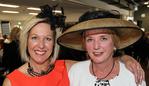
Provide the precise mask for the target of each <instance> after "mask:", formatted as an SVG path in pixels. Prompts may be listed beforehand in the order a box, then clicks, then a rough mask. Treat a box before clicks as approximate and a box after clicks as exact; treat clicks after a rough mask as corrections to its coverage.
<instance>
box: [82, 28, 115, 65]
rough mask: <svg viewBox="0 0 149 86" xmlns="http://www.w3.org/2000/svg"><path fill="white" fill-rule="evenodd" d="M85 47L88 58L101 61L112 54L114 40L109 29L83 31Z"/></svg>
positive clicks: (96, 61)
mask: <svg viewBox="0 0 149 86" xmlns="http://www.w3.org/2000/svg"><path fill="white" fill-rule="evenodd" d="M85 48H86V51H87V53H88V55H89V57H90V59H91V60H92V61H93V62H95V63H102V62H105V61H107V60H110V59H109V58H112V56H113V50H114V42H113V39H112V34H110V32H109V30H105V29H97V30H89V31H86V32H85Z"/></svg>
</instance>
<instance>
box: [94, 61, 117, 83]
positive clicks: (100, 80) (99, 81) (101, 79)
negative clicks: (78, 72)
mask: <svg viewBox="0 0 149 86" xmlns="http://www.w3.org/2000/svg"><path fill="white" fill-rule="evenodd" d="M114 66H115V62H114V61H113V65H112V68H111V70H110V71H109V73H107V75H106V76H104V77H102V78H99V77H97V76H96V74H95V72H94V67H93V62H92V64H91V69H92V73H93V75H94V76H96V77H97V79H96V82H95V84H94V86H110V83H109V80H104V79H105V78H107V77H108V76H109V75H110V74H111V72H112V71H113V69H114Z"/></svg>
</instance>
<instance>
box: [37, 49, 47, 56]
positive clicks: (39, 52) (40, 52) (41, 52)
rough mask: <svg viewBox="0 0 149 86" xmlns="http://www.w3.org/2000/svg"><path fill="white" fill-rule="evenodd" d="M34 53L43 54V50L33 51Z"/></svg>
mask: <svg viewBox="0 0 149 86" xmlns="http://www.w3.org/2000/svg"><path fill="white" fill-rule="evenodd" d="M35 53H36V54H39V55H43V54H44V53H45V51H38V50H37V51H35Z"/></svg>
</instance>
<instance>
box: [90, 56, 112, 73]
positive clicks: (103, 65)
mask: <svg viewBox="0 0 149 86" xmlns="http://www.w3.org/2000/svg"><path fill="white" fill-rule="evenodd" d="M113 62H114V59H113V58H109V59H108V60H107V61H104V62H101V63H95V62H93V61H92V64H93V66H94V68H95V70H97V71H101V72H102V71H103V72H105V71H106V70H108V69H110V68H111V67H112V64H113Z"/></svg>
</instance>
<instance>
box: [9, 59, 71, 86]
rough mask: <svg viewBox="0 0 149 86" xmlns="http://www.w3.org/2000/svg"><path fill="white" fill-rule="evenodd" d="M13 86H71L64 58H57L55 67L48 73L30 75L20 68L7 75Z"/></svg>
mask: <svg viewBox="0 0 149 86" xmlns="http://www.w3.org/2000/svg"><path fill="white" fill-rule="evenodd" d="M7 78H8V79H9V80H10V82H11V86H69V79H68V73H67V69H66V66H65V62H64V60H57V61H56V64H55V68H54V69H53V70H52V71H51V72H50V73H49V74H47V75H43V76H41V77H29V76H27V75H25V74H23V73H22V72H20V71H18V70H14V71H13V72H12V73H10V74H8V75H7Z"/></svg>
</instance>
